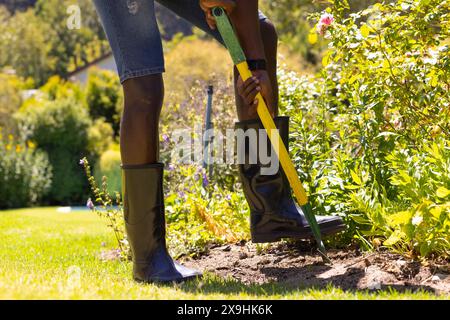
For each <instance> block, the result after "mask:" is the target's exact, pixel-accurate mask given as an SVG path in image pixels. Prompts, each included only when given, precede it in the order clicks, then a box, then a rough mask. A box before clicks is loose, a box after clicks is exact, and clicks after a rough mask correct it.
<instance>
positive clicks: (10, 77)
mask: <svg viewBox="0 0 450 320" xmlns="http://www.w3.org/2000/svg"><path fill="white" fill-rule="evenodd" d="M30 86H32V81H30V80H28V81H24V80H23V79H21V78H19V77H17V76H16V75H14V74H6V73H0V127H2V128H3V129H4V130H5V131H6V132H14V131H15V130H16V129H17V128H16V126H15V123H14V121H13V118H12V115H13V114H14V112H16V111H17V110H18V109H19V107H20V105H21V104H22V97H21V94H20V91H21V90H25V89H27V88H29V87H30Z"/></svg>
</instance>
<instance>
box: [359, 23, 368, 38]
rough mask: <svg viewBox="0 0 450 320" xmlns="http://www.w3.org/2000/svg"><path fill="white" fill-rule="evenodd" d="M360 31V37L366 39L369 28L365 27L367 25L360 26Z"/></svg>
mask: <svg viewBox="0 0 450 320" xmlns="http://www.w3.org/2000/svg"><path fill="white" fill-rule="evenodd" d="M359 30H360V31H361V35H362V36H363V37H364V38H367V37H368V36H369V35H370V28H369V27H368V26H367V24H363V25H362V26H361V29H359Z"/></svg>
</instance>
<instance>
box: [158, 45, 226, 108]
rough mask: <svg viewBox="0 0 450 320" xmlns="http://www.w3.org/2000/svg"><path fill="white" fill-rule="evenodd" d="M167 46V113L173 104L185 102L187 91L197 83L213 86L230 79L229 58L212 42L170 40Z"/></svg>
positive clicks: (219, 46)
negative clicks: (171, 41)
mask: <svg viewBox="0 0 450 320" xmlns="http://www.w3.org/2000/svg"><path fill="white" fill-rule="evenodd" d="M167 47H169V48H170V49H169V52H168V53H167V54H166V55H165V61H166V72H165V74H164V81H165V86H166V88H167V90H166V97H165V99H164V100H165V103H166V105H167V106H168V108H166V109H169V110H168V111H169V112H172V110H171V108H172V106H173V105H176V104H181V103H182V102H184V101H186V100H188V99H189V93H190V91H191V88H192V87H194V86H196V85H198V83H201V84H202V86H203V87H204V86H206V84H208V83H211V84H214V85H216V82H217V81H218V80H222V79H230V77H231V71H232V68H231V65H232V64H231V60H230V56H229V54H228V52H227V51H226V50H225V48H223V47H222V46H221V45H220V44H218V43H217V42H216V41H206V40H199V39H196V38H195V37H187V38H183V39H182V40H181V41H179V40H177V39H174V40H173V44H171V43H168V45H167ZM183 107H184V106H183ZM183 110H184V109H183ZM163 112H164V110H163ZM183 112H184V111H183Z"/></svg>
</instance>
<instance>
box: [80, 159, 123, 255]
mask: <svg viewBox="0 0 450 320" xmlns="http://www.w3.org/2000/svg"><path fill="white" fill-rule="evenodd" d="M80 165H81V166H82V167H83V169H84V173H85V174H86V176H87V178H88V181H89V186H90V188H91V193H92V195H93V196H94V200H93V201H92V200H91V199H90V198H89V200H88V201H87V204H86V206H87V207H88V208H89V209H91V210H93V211H94V212H95V213H96V214H97V215H98V216H100V217H101V218H103V219H105V220H107V223H108V227H109V228H111V229H112V230H113V232H114V235H115V237H116V240H117V244H118V249H119V253H120V257H121V258H122V259H125V260H130V259H131V251H130V245H129V243H128V240H127V235H126V233H125V220H124V219H123V207H122V197H121V193H120V191H117V190H116V191H114V193H112V194H113V195H111V194H110V192H109V191H108V189H109V187H108V179H107V177H105V176H104V177H103V178H102V184H101V186H99V185H98V184H97V181H96V180H95V177H94V176H93V175H92V171H91V166H90V164H89V161H88V159H87V158H83V159H81V160H80Z"/></svg>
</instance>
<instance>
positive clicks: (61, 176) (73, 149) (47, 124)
mask: <svg viewBox="0 0 450 320" xmlns="http://www.w3.org/2000/svg"><path fill="white" fill-rule="evenodd" d="M17 119H18V120H19V122H20V123H21V124H22V126H24V127H27V128H29V129H30V130H31V138H32V139H33V141H36V143H37V146H38V147H39V148H40V149H42V150H45V151H46V152H47V154H48V155H49V159H50V163H51V164H52V167H53V183H52V187H51V190H50V193H49V195H48V198H49V199H50V200H51V202H54V203H64V204H68V203H73V202H79V201H81V199H82V197H83V190H85V188H86V183H85V179H84V177H83V175H82V173H81V172H80V170H79V168H78V161H79V159H80V158H81V157H82V156H84V155H86V154H88V149H87V147H88V142H89V136H88V128H89V126H90V125H91V123H92V122H91V120H90V119H89V116H88V114H87V110H86V109H85V108H84V107H83V106H82V105H80V104H79V103H77V102H76V101H75V100H72V99H64V100H63V99H61V100H56V101H46V100H37V101H35V103H34V104H31V103H30V104H29V105H28V106H27V108H24V109H22V110H21V111H20V112H19V113H18V114H17Z"/></svg>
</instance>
